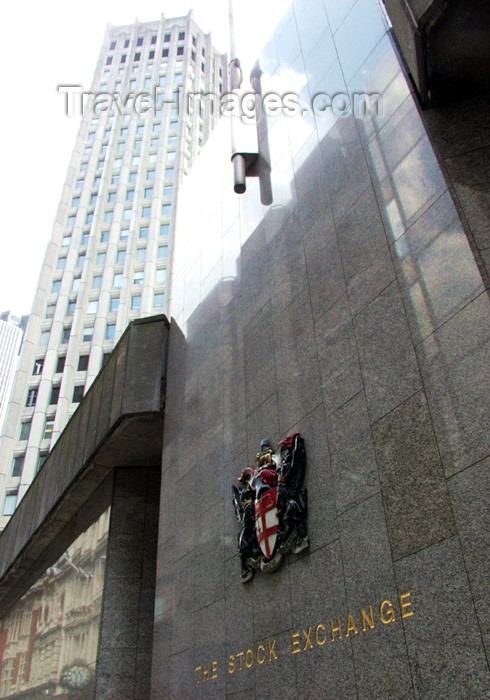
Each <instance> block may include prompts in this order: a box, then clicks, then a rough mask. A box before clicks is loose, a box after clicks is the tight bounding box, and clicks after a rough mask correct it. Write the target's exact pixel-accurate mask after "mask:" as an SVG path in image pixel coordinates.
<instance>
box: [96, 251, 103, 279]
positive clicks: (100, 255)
mask: <svg viewBox="0 0 490 700" xmlns="http://www.w3.org/2000/svg"><path fill="white" fill-rule="evenodd" d="M104 263H105V253H97V257H96V259H95V264H96V265H103V264H104ZM94 279H95V278H94Z"/></svg>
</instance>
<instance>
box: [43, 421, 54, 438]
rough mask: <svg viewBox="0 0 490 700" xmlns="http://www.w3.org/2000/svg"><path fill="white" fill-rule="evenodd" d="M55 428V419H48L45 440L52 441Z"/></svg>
mask: <svg viewBox="0 0 490 700" xmlns="http://www.w3.org/2000/svg"><path fill="white" fill-rule="evenodd" d="M53 428H54V418H46V423H45V424H44V435H43V440H51V438H52V436H53Z"/></svg>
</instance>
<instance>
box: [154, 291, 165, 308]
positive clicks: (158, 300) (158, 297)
mask: <svg viewBox="0 0 490 700" xmlns="http://www.w3.org/2000/svg"><path fill="white" fill-rule="evenodd" d="M164 296H165V295H164V294H163V293H157V294H155V295H154V297H153V306H154V307H155V309H161V308H162V307H163V298H164Z"/></svg>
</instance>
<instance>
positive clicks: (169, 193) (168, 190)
mask: <svg viewBox="0 0 490 700" xmlns="http://www.w3.org/2000/svg"><path fill="white" fill-rule="evenodd" d="M172 191H173V187H172V185H165V187H164V188H163V195H164V197H171V196H172Z"/></svg>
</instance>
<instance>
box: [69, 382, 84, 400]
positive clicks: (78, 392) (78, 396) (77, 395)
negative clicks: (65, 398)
mask: <svg viewBox="0 0 490 700" xmlns="http://www.w3.org/2000/svg"><path fill="white" fill-rule="evenodd" d="M82 399H83V386H76V387H74V388H73V398H72V400H71V402H72V403H80V401H81V400H82Z"/></svg>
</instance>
